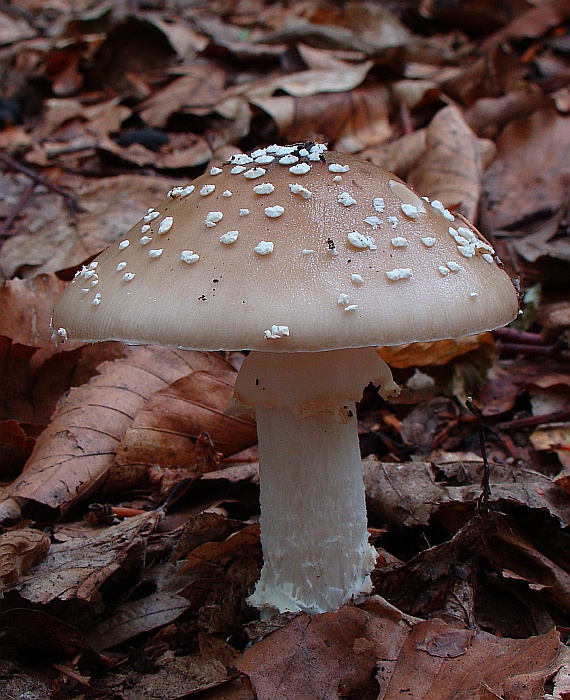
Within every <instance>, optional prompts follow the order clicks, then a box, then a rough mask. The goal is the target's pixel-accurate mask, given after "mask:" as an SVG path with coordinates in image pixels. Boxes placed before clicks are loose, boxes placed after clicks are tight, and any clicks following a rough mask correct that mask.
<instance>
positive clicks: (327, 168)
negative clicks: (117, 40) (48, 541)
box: [53, 143, 518, 613]
mask: <svg viewBox="0 0 570 700" xmlns="http://www.w3.org/2000/svg"><path fill="white" fill-rule="evenodd" d="M517 308H518V305H517V294H516V291H515V288H514V286H513V284H512V282H511V280H510V279H509V277H508V276H507V274H506V273H505V272H504V271H503V269H502V267H501V265H500V263H499V261H498V259H497V257H496V256H495V252H494V250H493V248H492V247H491V246H490V245H489V243H488V242H487V241H486V240H485V239H484V238H483V237H482V236H481V234H480V233H479V232H478V231H477V230H476V229H475V228H474V227H473V226H471V225H470V224H469V223H467V221H465V220H464V219H462V218H461V217H459V216H454V215H453V214H451V213H450V212H449V211H447V210H446V209H445V208H444V207H443V205H442V204H441V203H440V202H437V201H432V202H430V201H429V200H427V199H426V198H421V197H419V196H418V195H417V194H415V193H414V192H413V191H412V190H410V189H409V188H408V187H407V186H406V185H405V184H404V183H403V182H402V181H401V180H399V179H398V178H396V177H395V176H393V175H392V174H390V173H387V172H385V171H383V170H380V169H379V168H377V167H376V166H374V165H372V164H371V163H368V162H362V161H359V160H357V159H355V158H353V157H351V156H348V155H344V154H340V153H334V152H329V151H327V150H326V147H325V146H324V145H322V144H314V143H308V144H299V145H295V146H276V145H275V146H269V147H267V148H263V149H258V150H257V151H255V152H254V153H252V154H251V155H246V154H238V155H235V156H233V157H232V158H230V160H229V162H228V163H226V164H224V165H223V166H222V167H221V168H212V169H211V170H209V171H208V172H206V173H205V174H204V175H202V176H201V177H199V178H198V179H197V180H196V181H195V182H194V183H193V184H192V185H189V186H188V187H184V188H182V187H177V188H174V189H173V190H171V191H170V192H169V193H168V198H167V200H166V201H165V202H164V203H163V204H161V205H160V206H159V207H157V208H156V209H154V208H153V209H149V211H148V212H147V214H146V215H145V216H144V217H143V220H142V221H141V222H139V223H138V224H137V225H136V226H134V227H133V228H132V229H131V230H130V231H129V232H128V234H127V235H126V236H125V237H124V238H122V239H121V240H120V241H117V243H116V244H114V245H112V246H111V247H110V248H108V249H107V250H106V251H104V252H103V253H101V254H100V255H99V256H98V257H97V258H96V259H95V260H94V261H93V262H92V263H91V264H89V265H87V266H85V267H83V269H82V270H81V271H80V272H78V274H77V275H76V277H75V279H74V280H73V282H72V283H71V284H70V285H69V287H68V289H67V290H66V291H65V293H64V295H63V297H62V298H61V300H60V301H59V303H58V304H57V307H56V309H55V312H54V317H53V327H54V329H55V330H54V335H55V337H56V338H57V339H65V338H67V337H69V338H83V339H87V340H111V339H114V340H117V339H120V340H124V341H126V342H127V343H161V344H165V345H172V346H178V347H183V348H191V349H198V350H235V349H242V350H246V349H247V350H250V353H249V355H248V356H247V358H246V360H245V362H244V363H243V366H242V368H241V370H240V372H239V375H238V379H237V383H236V387H235V393H234V399H233V406H232V408H231V410H232V411H234V412H242V413H244V412H250V413H252V414H255V416H256V419H257V429H258V439H259V453H260V481H261V539H262V546H263V553H264V566H263V569H262V572H261V578H260V580H259V582H258V584H257V586H256V589H255V592H254V593H253V595H252V596H251V597H250V598H249V601H250V603H251V604H252V605H254V606H257V607H258V608H261V609H262V610H264V611H265V612H266V613H271V612H274V611H275V610H277V611H298V610H303V611H306V612H309V613H320V612H324V611H330V610H335V609H337V608H338V607H340V606H341V605H342V604H344V603H345V602H347V601H349V600H359V599H361V598H362V596H363V595H364V594H366V593H368V592H370V590H371V582H370V572H371V571H372V569H373V568H374V564H375V559H376V551H375V549H374V548H373V547H372V546H371V545H370V544H369V542H368V536H367V535H368V533H367V526H366V509H365V498H364V487H363V482H362V470H361V462H360V453H359V445H358V433H357V419H356V407H355V402H356V401H358V400H359V398H360V397H361V394H362V390H363V388H364V387H365V386H366V385H368V384H369V383H370V382H372V383H374V384H375V385H376V386H378V387H379V391H380V393H381V395H382V396H385V397H387V396H389V395H390V394H392V393H393V392H395V391H396V390H397V387H396V385H395V384H394V382H393V381H392V377H391V374H390V370H389V369H388V367H387V366H386V365H385V363H384V362H383V361H382V360H381V359H380V357H379V356H378V354H377V352H376V351H375V346H377V345H399V344H403V343H410V342H413V341H428V340H438V339H442V338H457V337H460V336H465V335H469V334H472V333H477V332H480V331H484V330H490V329H493V328H496V327H498V326H502V325H505V324H506V323H508V322H509V321H511V320H512V319H513V318H514V317H515V316H516V314H517Z"/></svg>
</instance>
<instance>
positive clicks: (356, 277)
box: [350, 274, 364, 287]
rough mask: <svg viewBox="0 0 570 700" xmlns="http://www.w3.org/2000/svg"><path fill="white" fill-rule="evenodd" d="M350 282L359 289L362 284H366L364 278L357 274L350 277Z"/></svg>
mask: <svg viewBox="0 0 570 700" xmlns="http://www.w3.org/2000/svg"><path fill="white" fill-rule="evenodd" d="M350 281H351V282H352V283H353V284H356V285H357V286H358V287H359V286H360V285H361V284H364V280H363V278H362V276H361V275H356V274H353V275H350Z"/></svg>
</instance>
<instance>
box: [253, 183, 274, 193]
mask: <svg viewBox="0 0 570 700" xmlns="http://www.w3.org/2000/svg"><path fill="white" fill-rule="evenodd" d="M253 191H254V192H255V194H271V193H272V192H275V185H272V184H271V183H270V182H262V183H261V184H260V185H255V187H254V188H253Z"/></svg>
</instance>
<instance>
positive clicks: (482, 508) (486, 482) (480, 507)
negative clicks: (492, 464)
mask: <svg viewBox="0 0 570 700" xmlns="http://www.w3.org/2000/svg"><path fill="white" fill-rule="evenodd" d="M465 405H466V406H467V408H468V409H469V410H470V411H471V413H472V414H473V415H474V416H475V418H476V419H477V430H478V432H479V445H480V448H481V457H483V478H482V479H481V495H480V496H479V498H478V499H477V511H478V512H479V514H480V515H481V517H483V516H486V515H487V514H488V512H489V499H490V498H491V470H490V468H489V460H488V459H487V445H486V443H485V426H484V425H483V419H482V417H481V413H480V411H479V409H478V408H476V407H475V405H474V404H473V399H472V398H471V396H468V397H467V400H466V402H465Z"/></svg>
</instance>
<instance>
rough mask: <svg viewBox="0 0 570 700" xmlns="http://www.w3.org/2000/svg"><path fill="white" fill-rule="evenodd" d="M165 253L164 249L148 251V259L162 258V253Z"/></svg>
mask: <svg viewBox="0 0 570 700" xmlns="http://www.w3.org/2000/svg"><path fill="white" fill-rule="evenodd" d="M163 252H164V248H153V249H152V250H149V251H148V257H149V258H160V256H161V255H162V253H163Z"/></svg>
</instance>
